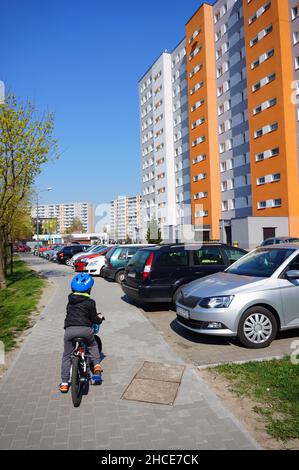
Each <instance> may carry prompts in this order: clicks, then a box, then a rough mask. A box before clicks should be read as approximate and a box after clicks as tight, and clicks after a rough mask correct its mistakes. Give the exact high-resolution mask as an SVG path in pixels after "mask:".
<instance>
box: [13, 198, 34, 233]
mask: <svg viewBox="0 0 299 470" xmlns="http://www.w3.org/2000/svg"><path fill="white" fill-rule="evenodd" d="M33 232H34V228H33V225H32V218H31V210H30V206H29V205H27V204H23V205H21V206H19V207H18V209H17V211H16V212H15V215H14V218H13V221H12V226H11V230H10V239H11V241H17V240H26V239H27V238H31V237H32V235H33Z"/></svg>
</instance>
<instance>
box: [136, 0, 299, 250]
mask: <svg viewBox="0 0 299 470" xmlns="http://www.w3.org/2000/svg"><path fill="white" fill-rule="evenodd" d="M181 44H184V47H185V51H186V55H185V57H184V62H183V64H182V66H184V65H185V64H186V65H185V66H186V74H185V72H183V74H182V78H181V82H180V83H178V85H176V83H175V82H174V81H173V86H174V88H173V99H175V100H176V98H175V97H176V91H177V93H180V92H181V90H182V89H184V90H185V84H186V83H187V87H186V89H187V108H186V103H185V101H184V105H183V106H184V107H183V108H182V111H181V112H180V115H179V119H181V120H182V121H183V122H185V123H188V129H187V128H186V127H185V125H183V126H182V129H180V130H179V131H180V132H176V131H175V130H174V142H176V139H177V138H178V137H180V138H182V139H187V136H188V139H189V149H188V151H187V148H188V145H187V142H186V140H185V150H186V152H185V154H184V158H182V164H183V166H184V171H185V173H184V177H185V179H184V182H185V187H184V191H182V192H181V193H180V195H179V196H178V195H177V192H176V191H177V187H178V186H177V185H178V183H179V182H180V183H182V181H183V180H182V177H181V175H180V176H179V177H178V178H176V177H175V190H173V183H172V178H173V175H172V173H171V172H172V162H173V161H174V162H175V170H178V167H177V166H176V158H177V153H178V149H177V148H176V147H175V148H173V149H171V147H169V148H168V149H167V150H168V152H167V158H166V157H165V154H164V153H163V152H164V149H163V148H162V149H161V153H160V155H159V159H160V160H162V159H163V158H164V159H166V160H167V161H169V164H168V167H167V168H166V169H165V171H164V173H163V177H164V181H165V182H166V183H165V186H164V189H165V191H164V193H165V195H167V199H166V201H167V202H166V204H170V202H171V201H172V200H173V197H175V199H176V203H178V201H180V203H181V205H182V206H183V207H184V210H185V211H186V207H187V206H189V207H190V208H191V211H190V212H189V214H191V222H192V226H193V228H194V231H195V239H197V240H201V239H204V240H213V239H220V240H222V241H223V242H228V243H232V242H233V241H238V242H239V244H240V246H243V247H245V248H252V247H255V246H256V245H257V244H259V243H260V242H261V241H262V240H263V239H264V238H267V237H272V236H283V235H291V236H293V235H294V236H298V235H299V197H298V196H299V167H298V166H299V165H298V163H299V162H298V160H299V2H298V0H283V1H282V0H218V1H216V2H215V3H214V4H213V5H210V4H206V3H204V4H202V5H201V6H200V7H199V9H198V10H197V11H196V12H195V13H194V15H193V16H192V17H191V18H190V20H189V21H188V22H187V24H186V38H185V40H184V41H182V43H181ZM174 53H175V51H174V52H173V54H174ZM170 55H172V54H170ZM172 60H173V59H172ZM175 65H176V61H173V62H172V67H175ZM175 77H177V79H179V75H178V74H176V72H175V73H174V75H173V77H172V80H174V79H175ZM146 78H147V79H151V78H152V74H151V71H150V72H148V77H146ZM141 83H142V82H141ZM143 86H144V85H142V86H141V90H142V89H143V88H142V87H143ZM143 93H146V91H145V90H144V91H143ZM185 96H186V94H184V98H185ZM178 101H179V100H178ZM141 103H142V101H141ZM164 104H165V103H164ZM173 112H176V107H175V106H174V107H173ZM169 114H171V112H170V111H169ZM165 116H166V114H165ZM142 119H143V116H142V112H141V121H142ZM168 119H169V121H168V122H167V120H166V117H165V122H164V124H163V127H165V128H167V126H169V123H170V122H171V118H170V117H169V115H168ZM172 120H173V121H174V122H176V123H177V122H178V121H177V119H176V117H174V118H172ZM142 122H143V121H142ZM174 129H175V128H174ZM169 145H170V144H169ZM143 150H144V149H143ZM143 150H142V151H143ZM142 158H144V157H143V156H142ZM187 160H189V165H188V163H187ZM153 163H155V160H154V161H153ZM188 171H189V178H190V179H189V183H188ZM153 176H154V173H153ZM155 176H156V175H155ZM179 178H181V179H179ZM143 184H144V183H143ZM188 184H189V187H188ZM154 193H155V190H154V187H153V194H154ZM144 197H145V196H144ZM157 203H159V202H158V201H157V198H156V197H153V198H152V201H151V203H150V204H149V207H151V208H152V210H153V211H154V210H155V209H156V208H157ZM145 205H147V203H146V204H145ZM163 222H166V223H171V224H173V223H174V220H167V218H166V219H165V220H163ZM175 222H176V223H178V221H177V220H176V221H175Z"/></svg>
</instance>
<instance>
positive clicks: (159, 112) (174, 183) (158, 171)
mask: <svg viewBox="0 0 299 470" xmlns="http://www.w3.org/2000/svg"><path fill="white" fill-rule="evenodd" d="M139 93H140V128H141V165H142V201H143V221H144V223H143V237H144V234H145V233H146V230H147V227H148V225H149V223H150V221H151V219H152V218H153V217H155V218H156V219H157V220H158V222H159V225H160V227H161V229H162V234H163V237H164V239H171V238H175V237H177V236H178V235H177V233H178V231H179V228H180V227H181V226H184V225H185V224H188V223H190V221H191V213H190V209H189V205H190V170H189V167H190V159H189V135H188V134H189V130H188V95H187V72H186V46H185V40H183V41H182V42H180V44H179V45H178V46H177V47H176V48H175V49H174V50H173V52H172V53H169V52H163V53H162V54H161V56H160V57H159V58H158V59H157V60H156V61H155V63H154V64H153V65H152V67H151V68H150V69H149V70H148V71H147V72H146V74H145V75H144V76H143V77H142V79H141V80H140V82H139Z"/></svg>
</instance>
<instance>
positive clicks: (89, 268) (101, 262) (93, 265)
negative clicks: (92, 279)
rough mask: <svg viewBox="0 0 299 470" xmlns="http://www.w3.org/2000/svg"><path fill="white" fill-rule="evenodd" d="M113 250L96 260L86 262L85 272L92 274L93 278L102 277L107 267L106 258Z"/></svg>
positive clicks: (102, 254) (98, 256)
mask: <svg viewBox="0 0 299 470" xmlns="http://www.w3.org/2000/svg"><path fill="white" fill-rule="evenodd" d="M112 249H113V248H112V247H110V248H108V250H107V252H106V253H101V254H100V255H97V256H96V257H95V258H91V259H88V260H87V261H86V262H85V267H84V272H85V273H88V274H90V275H91V276H102V275H103V268H104V266H105V256H106V254H108V252H109V251H110V250H112Z"/></svg>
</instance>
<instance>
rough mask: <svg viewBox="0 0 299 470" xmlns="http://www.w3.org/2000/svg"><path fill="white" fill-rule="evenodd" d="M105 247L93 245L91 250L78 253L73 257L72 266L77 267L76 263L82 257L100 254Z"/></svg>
mask: <svg viewBox="0 0 299 470" xmlns="http://www.w3.org/2000/svg"><path fill="white" fill-rule="evenodd" d="M103 248H105V247H104V245H92V246H90V247H89V248H87V249H86V250H85V251H84V252H81V253H80V252H79V253H76V254H75V255H74V256H73V257H72V262H71V264H72V266H74V265H75V262H76V261H77V260H78V259H79V258H81V257H82V256H85V255H87V254H88V255H91V254H96V253H99V252H100V251H102V250H103Z"/></svg>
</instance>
